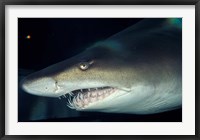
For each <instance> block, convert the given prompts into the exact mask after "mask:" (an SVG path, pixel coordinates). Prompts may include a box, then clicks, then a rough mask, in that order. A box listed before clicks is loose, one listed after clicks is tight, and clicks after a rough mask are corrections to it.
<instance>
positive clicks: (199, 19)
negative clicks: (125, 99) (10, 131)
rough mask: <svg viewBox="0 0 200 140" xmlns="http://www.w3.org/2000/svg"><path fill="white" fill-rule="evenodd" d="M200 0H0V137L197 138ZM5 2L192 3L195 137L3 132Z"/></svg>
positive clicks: (23, 139) (20, 139)
mask: <svg viewBox="0 0 200 140" xmlns="http://www.w3.org/2000/svg"><path fill="white" fill-rule="evenodd" d="M199 1H200V0H0V80H1V84H0V90H1V92H0V138H1V139H2V140H33V139H37V140H47V139H48V140H54V139H55V140H64V139H74V140H78V139H81V140H88V139H95V140H110V139H127V140H129V139H130V140H131V139H136V140H143V139H149V140H154V139H162V140H168V139H170V140H171V139H173V140H197V139H200V131H199V118H200V115H199V112H200V109H199V101H200V99H199V97H200V96H199V88H198V85H199V84H198V80H199V45H200V44H199V43H200V29H199V25H200V12H199V11H200V2H199ZM6 5H195V18H196V21H195V31H196V32H195V71H196V72H195V94H196V95H195V103H196V107H195V112H196V114H195V115H196V116H195V123H196V125H195V136H188V135H181V136H179V135H177V136H176V135H175V136H170V135H166V136H164V135H162V136H159V135H150V136H148V135H146V136H142V135H134V136H133V135H128V136H127V135H126V136H114V135H110V136H89V135H86V136H71V135H68V136H57V135H54V136H47V135H45V136H42V135H38V136H32V135H29V136H23V135H21V136H20V135H12V136H7V135H5V6H6Z"/></svg>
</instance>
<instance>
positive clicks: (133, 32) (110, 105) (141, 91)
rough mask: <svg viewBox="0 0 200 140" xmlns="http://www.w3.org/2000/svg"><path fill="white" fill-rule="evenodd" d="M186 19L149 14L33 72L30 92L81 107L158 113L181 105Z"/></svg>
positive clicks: (28, 80)
mask: <svg viewBox="0 0 200 140" xmlns="http://www.w3.org/2000/svg"><path fill="white" fill-rule="evenodd" d="M181 24H182V23H181V19H162V18H161V19H144V20H142V21H140V22H138V23H136V24H135V25H133V26H131V27H129V28H128V29H125V30H123V31H121V32H119V33H117V34H115V35H113V36H111V37H110V38H108V39H106V40H104V41H100V42H97V43H95V44H94V45H92V46H91V47H89V48H88V49H86V50H85V51H84V52H82V53H80V54H78V55H76V56H74V57H72V58H70V59H67V60H64V61H62V62H59V63H57V64H54V65H51V66H49V67H47V68H45V69H43V70H40V71H38V72H36V73H33V74H31V75H30V76H28V77H26V78H25V79H24V80H23V81H22V82H21V87H22V88H23V90H24V91H26V92H27V93H30V94H34V95H39V96H47V97H59V98H61V97H62V98H65V97H67V99H68V106H69V107H70V108H72V109H76V110H78V111H99V112H109V113H129V114H153V113H159V112H164V111H169V110H173V109H177V108H180V107H181V106H182V29H181Z"/></svg>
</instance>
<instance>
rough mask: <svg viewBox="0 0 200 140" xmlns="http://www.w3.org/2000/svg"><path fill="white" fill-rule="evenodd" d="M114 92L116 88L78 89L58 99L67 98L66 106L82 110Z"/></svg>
mask: <svg viewBox="0 0 200 140" xmlns="http://www.w3.org/2000/svg"><path fill="white" fill-rule="evenodd" d="M115 91H116V88H112V87H101V88H95V89H92V88H88V89H80V90H76V91H73V92H70V93H67V94H65V95H62V96H60V97H59V99H61V98H62V97H63V98H67V106H68V107H69V108H71V109H77V110H79V109H84V108H85V107H87V106H88V105H89V104H91V103H94V102H97V101H99V100H103V99H104V98H106V97H108V96H109V95H111V94H112V93H114V92H115Z"/></svg>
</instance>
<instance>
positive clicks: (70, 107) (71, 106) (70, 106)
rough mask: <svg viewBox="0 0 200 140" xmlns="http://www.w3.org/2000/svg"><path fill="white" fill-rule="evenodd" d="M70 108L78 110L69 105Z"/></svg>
mask: <svg viewBox="0 0 200 140" xmlns="http://www.w3.org/2000/svg"><path fill="white" fill-rule="evenodd" d="M67 106H68V107H69V108H71V109H76V108H75V107H73V106H70V105H67Z"/></svg>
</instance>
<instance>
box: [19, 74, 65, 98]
mask: <svg viewBox="0 0 200 140" xmlns="http://www.w3.org/2000/svg"><path fill="white" fill-rule="evenodd" d="M20 86H21V88H22V89H23V90H24V91H25V92H27V93H30V94H33V95H39V96H50V97H57V96H60V94H61V93H60V87H59V86H58V84H57V81H56V80H54V79H53V78H50V77H43V78H38V79H31V78H30V77H27V78H25V79H23V80H22V81H21V83H20Z"/></svg>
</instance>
